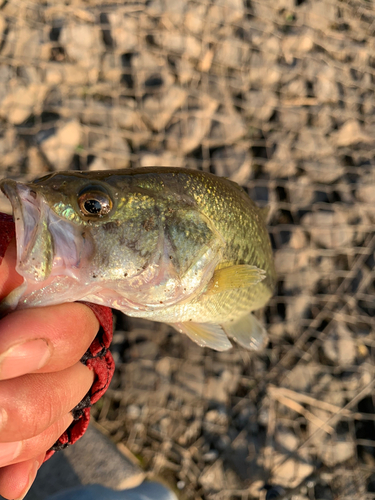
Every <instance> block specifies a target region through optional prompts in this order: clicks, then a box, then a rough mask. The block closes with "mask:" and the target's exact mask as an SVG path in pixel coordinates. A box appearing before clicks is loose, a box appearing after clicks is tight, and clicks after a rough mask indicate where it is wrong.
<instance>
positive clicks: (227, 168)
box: [212, 145, 251, 185]
mask: <svg viewBox="0 0 375 500" xmlns="http://www.w3.org/2000/svg"><path fill="white" fill-rule="evenodd" d="M212 164H213V166H214V169H215V174H216V175H218V176H220V177H227V178H228V179H230V180H231V181H233V182H237V183H238V184H240V185H244V184H246V182H247V181H248V180H249V178H250V176H251V158H250V153H249V148H248V147H247V146H246V145H243V146H242V145H238V146H228V147H226V148H220V149H217V150H216V151H214V152H213V154H212Z"/></svg>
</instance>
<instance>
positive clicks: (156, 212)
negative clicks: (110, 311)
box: [0, 167, 275, 351]
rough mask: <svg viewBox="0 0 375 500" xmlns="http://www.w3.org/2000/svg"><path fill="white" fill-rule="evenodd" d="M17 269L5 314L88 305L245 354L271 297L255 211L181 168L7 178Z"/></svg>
mask: <svg viewBox="0 0 375 500" xmlns="http://www.w3.org/2000/svg"><path fill="white" fill-rule="evenodd" d="M0 187H1V189H2V191H3V192H4V193H5V194H6V196H7V197H8V198H9V200H10V201H11V203H12V207H13V212H14V219H15V224H16V240H17V243H16V244H17V268H16V269H17V271H18V273H19V274H20V275H21V276H23V278H24V283H23V284H22V285H21V286H20V287H18V288H17V289H16V290H14V291H13V292H12V293H11V294H10V295H9V296H8V297H7V298H6V299H5V300H4V301H3V303H2V306H1V307H2V308H3V310H9V309H14V308H19V309H20V308H25V307H36V306H47V305H52V304H58V303H62V302H73V301H77V300H85V301H89V302H93V303H96V304H101V305H105V306H109V307H112V308H115V309H119V310H120V311H122V312H124V313H125V314H127V315H129V316H136V317H140V318H147V319H150V320H154V321H160V322H165V323H168V324H170V325H172V326H173V327H174V328H175V329H176V330H178V331H179V332H182V333H185V334H187V335H188V336H189V337H190V338H191V339H192V340H194V341H195V342H197V343H198V344H199V345H201V346H207V347H211V348H213V349H216V350H218V351H222V350H226V349H229V348H230V347H231V346H232V344H231V342H230V341H229V339H228V337H230V338H232V339H234V340H235V341H237V342H238V343H239V344H240V345H242V346H243V347H245V348H248V349H257V348H260V347H262V346H263V345H264V343H265V339H266V332H265V329H264V328H263V326H262V325H261V323H260V322H259V321H258V320H257V319H256V318H255V316H253V314H252V311H254V310H256V309H259V308H260V307H262V306H264V305H265V304H266V302H267V301H268V299H269V298H270V297H271V295H272V293H273V288H274V285H275V270H274V264H273V256H272V250H271V245H270V240H269V236H268V233H267V230H266V227H265V222H264V219H265V215H264V212H263V211H262V210H261V209H259V208H258V207H257V206H256V205H255V204H254V203H253V201H252V200H251V199H250V198H249V197H248V196H247V194H246V193H245V191H244V190H243V189H242V188H240V187H239V186H238V185H237V184H235V183H233V182H231V181H229V180H227V179H224V178H220V177H216V176H215V175H212V174H207V173H203V172H199V171H195V170H188V169H180V168H160V167H159V168H139V169H130V170H116V171H100V172H73V171H69V172H57V173H53V174H50V175H47V176H45V177H42V178H41V179H38V180H36V181H34V182H30V183H25V184H22V183H19V182H15V181H13V180H9V179H5V180H3V181H1V183H0Z"/></svg>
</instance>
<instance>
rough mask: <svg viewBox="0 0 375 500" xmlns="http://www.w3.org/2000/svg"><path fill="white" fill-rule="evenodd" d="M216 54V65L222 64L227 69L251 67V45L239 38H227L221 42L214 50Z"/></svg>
mask: <svg viewBox="0 0 375 500" xmlns="http://www.w3.org/2000/svg"><path fill="white" fill-rule="evenodd" d="M214 52H215V53H214V59H213V60H214V63H217V64H221V65H223V66H225V67H227V68H241V67H243V66H246V67H248V66H249V62H250V47H249V44H247V43H244V42H242V41H241V40H238V39H237V38H234V37H233V38H232V37H227V38H225V39H224V40H222V41H220V42H219V43H218V44H217V46H216V48H215V49H214Z"/></svg>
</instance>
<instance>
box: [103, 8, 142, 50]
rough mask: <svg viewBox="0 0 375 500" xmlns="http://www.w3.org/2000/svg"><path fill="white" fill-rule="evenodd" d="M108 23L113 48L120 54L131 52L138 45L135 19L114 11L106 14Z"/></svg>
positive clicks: (118, 10) (117, 10)
mask: <svg viewBox="0 0 375 500" xmlns="http://www.w3.org/2000/svg"><path fill="white" fill-rule="evenodd" d="M108 21H109V24H110V33H111V37H112V39H113V42H114V48H115V49H116V50H117V51H118V52H122V53H127V52H133V51H134V50H135V49H136V48H137V47H138V44H139V41H138V22H137V18H136V17H130V16H128V15H127V14H126V13H124V12H122V11H121V10H120V9H116V10H114V11H113V12H110V13H109V14H108Z"/></svg>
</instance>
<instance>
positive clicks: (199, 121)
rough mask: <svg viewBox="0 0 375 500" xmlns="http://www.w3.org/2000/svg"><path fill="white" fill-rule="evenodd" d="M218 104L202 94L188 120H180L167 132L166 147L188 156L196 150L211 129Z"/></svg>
mask: <svg viewBox="0 0 375 500" xmlns="http://www.w3.org/2000/svg"><path fill="white" fill-rule="evenodd" d="M217 106H218V102H217V101H216V100H214V99H212V98H211V97H210V96H208V95H206V94H203V95H201V97H200V99H199V100H197V108H198V109H196V110H191V112H190V113H189V116H188V118H186V119H180V120H179V121H178V122H177V123H175V124H173V125H172V126H171V127H170V128H169V129H168V131H167V147H168V149H171V150H173V151H178V152H182V153H183V154H188V153H190V152H191V151H193V150H194V149H196V148H197V147H198V146H199V145H200V144H201V142H202V141H203V139H204V137H206V135H207V133H208V131H209V130H210V127H211V118H212V116H213V114H214V112H215V110H216V108H217Z"/></svg>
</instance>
